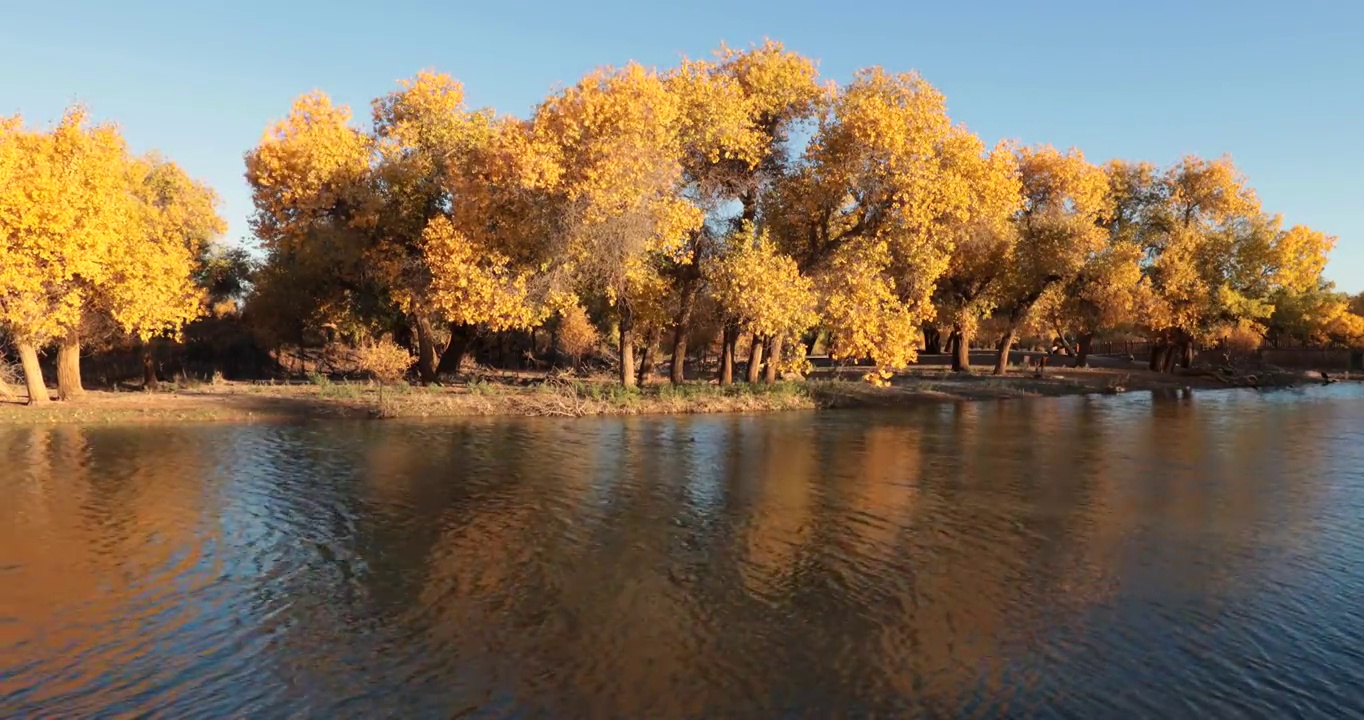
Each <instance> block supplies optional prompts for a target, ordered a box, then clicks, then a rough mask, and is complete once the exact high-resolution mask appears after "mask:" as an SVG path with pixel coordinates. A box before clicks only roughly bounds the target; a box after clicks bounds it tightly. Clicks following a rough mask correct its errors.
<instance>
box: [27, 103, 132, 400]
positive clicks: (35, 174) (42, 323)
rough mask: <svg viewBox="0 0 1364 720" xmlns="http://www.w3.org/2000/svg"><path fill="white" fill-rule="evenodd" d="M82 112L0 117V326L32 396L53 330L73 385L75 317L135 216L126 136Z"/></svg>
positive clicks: (43, 393) (42, 389) (40, 388)
mask: <svg viewBox="0 0 1364 720" xmlns="http://www.w3.org/2000/svg"><path fill="white" fill-rule="evenodd" d="M86 119H87V114H86V112H85V110H84V109H83V108H79V107H76V108H72V109H70V110H68V111H67V112H66V115H65V116H64V117H63V118H62V120H61V122H59V123H58V124H57V125H56V127H54V128H53V129H52V130H51V131H50V132H35V131H29V130H25V129H24V128H23V126H22V123H21V122H20V121H19V119H18V118H13V119H6V120H4V121H0V168H3V169H4V171H5V172H4V176H5V182H4V183H3V186H2V187H0V326H3V327H4V328H5V330H6V331H7V332H8V333H9V335H10V337H11V338H13V340H14V342H15V344H16V346H17V348H18V350H19V356H20V361H21V362H22V364H23V367H24V375H25V382H26V384H27V386H28V393H29V402H30V403H42V402H46V401H47V400H48V399H49V397H48V393H47V389H46V386H45V384H44V382H43V378H42V370H41V368H40V366H39V364H38V351H39V349H41V348H42V347H43V346H44V345H46V344H47V343H49V342H51V341H53V340H62V341H63V342H64V343H65V346H66V351H65V358H64V359H65V362H64V363H60V365H61V366H62V367H63V368H64V369H65V370H66V373H65V374H67V375H68V376H69V374H70V373H71V372H72V371H73V368H74V373H75V379H76V383H75V385H74V386H73V385H72V384H71V382H70V379H69V377H68V382H66V383H63V385H64V386H65V387H66V389H67V391H68V393H67V394H69V395H70V396H74V395H76V394H78V392H79V391H78V390H77V389H76V388H78V386H79V373H80V370H79V346H78V342H79V340H78V336H77V333H78V332H79V326H80V322H81V317H82V314H83V313H84V312H86V310H87V303H88V302H89V300H90V297H91V294H92V292H93V291H94V289H95V288H99V287H100V286H101V285H102V284H103V283H105V282H106V280H107V279H108V276H109V268H110V266H111V258H112V256H111V252H110V249H111V247H112V246H113V245H114V244H115V243H116V242H117V240H118V239H119V238H120V237H122V236H123V235H124V233H126V232H127V231H128V230H129V228H130V226H132V225H133V224H134V216H135V212H136V206H135V203H134V202H133V199H132V197H131V195H130V193H129V176H128V168H129V164H128V156H127V149H126V147H125V145H124V143H123V138H122V137H121V136H120V135H119V133H118V131H117V129H116V128H114V127H113V126H111V125H96V126H89V125H87V122H86Z"/></svg>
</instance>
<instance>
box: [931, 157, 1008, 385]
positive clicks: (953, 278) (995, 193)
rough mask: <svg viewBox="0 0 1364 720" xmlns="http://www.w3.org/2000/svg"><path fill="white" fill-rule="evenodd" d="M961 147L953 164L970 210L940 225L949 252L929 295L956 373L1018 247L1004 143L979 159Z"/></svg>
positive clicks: (966, 365) (967, 360) (966, 364)
mask: <svg viewBox="0 0 1364 720" xmlns="http://www.w3.org/2000/svg"><path fill="white" fill-rule="evenodd" d="M963 150H964V151H963V152H962V153H960V154H959V156H958V157H956V158H954V164H955V166H956V167H958V168H961V170H962V171H963V173H964V174H965V180H966V187H967V193H968V199H969V203H970V205H969V210H970V211H969V212H968V213H967V214H966V215H965V216H964V217H965V219H964V220H958V221H955V222H947V223H942V224H941V228H940V232H941V233H943V234H944V235H945V236H946V237H947V238H948V239H949V240H950V241H951V246H952V252H951V255H950V257H949V260H948V266H947V270H946V271H945V272H944V273H943V275H942V277H941V278H939V280H938V284H937V287H936V288H935V290H934V294H933V302H934V304H935V306H936V313H935V315H936V320H937V321H938V323H940V324H942V325H945V326H948V327H950V328H951V329H952V334H951V336H950V340H951V345H952V348H951V349H952V369H953V370H954V371H958V372H961V371H967V370H969V369H970V367H971V354H970V351H971V340H972V338H974V337H975V334H976V330H977V326H978V324H979V322H980V320H981V319H983V318H986V317H989V316H990V314H991V313H992V312H994V309H995V306H996V304H997V303H999V302H1000V301H1001V300H1002V299H1003V297H1002V291H1003V290H1004V287H1005V281H1006V280H1007V279H1008V277H1009V268H1010V264H1011V262H1012V261H1013V259H1014V255H1015V252H1016V248H1017V245H1018V228H1017V226H1016V225H1015V223H1014V222H1013V220H1014V214H1015V213H1017V212H1018V209H1019V207H1020V205H1021V203H1022V195H1021V192H1022V187H1021V185H1020V183H1019V180H1018V163H1017V159H1016V157H1015V154H1014V150H1013V148H1012V147H1011V146H1010V145H1008V144H1001V145H1000V146H998V147H996V148H995V149H994V150H993V151H992V152H991V153H990V154H989V156H988V157H985V158H981V157H980V155H979V150H978V149H976V148H974V147H971V146H970V145H969V144H968V145H967V146H966V147H965V148H963Z"/></svg>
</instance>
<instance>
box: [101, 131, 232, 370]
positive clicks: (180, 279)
mask: <svg viewBox="0 0 1364 720" xmlns="http://www.w3.org/2000/svg"><path fill="white" fill-rule="evenodd" d="M132 174H133V186H132V194H133V196H134V197H135V198H136V200H137V202H138V211H139V212H138V216H137V222H136V224H135V225H134V226H133V227H132V228H131V229H130V232H129V233H128V234H126V235H125V236H123V237H122V238H121V239H120V240H119V241H118V242H117V243H116V244H115V245H114V246H113V247H112V248H111V249H112V252H113V256H114V258H115V259H116V261H115V262H112V263H111V265H110V272H109V278H108V281H107V282H106V283H105V284H104V286H103V287H102V288H100V291H99V293H98V295H99V297H98V300H97V307H98V309H99V311H100V312H104V313H107V314H108V315H109V316H110V317H111V318H112V320H113V321H114V324H115V325H116V326H117V327H118V328H119V329H120V330H122V331H123V332H125V333H127V334H129V335H132V336H133V337H135V338H137V339H138V340H139V341H141V343H142V348H143V371H144V372H143V374H144V381H145V382H146V385H147V386H148V387H153V386H155V384H156V373H155V367H154V362H153V357H152V345H151V340H152V339H153V338H154V337H157V336H160V335H164V334H170V335H175V334H177V333H179V332H180V330H181V329H183V328H184V326H185V325H186V324H188V323H189V322H190V321H192V320H194V319H196V318H198V317H199V316H201V315H202V314H203V312H204V309H205V308H204V304H205V302H206V296H205V293H204V289H203V288H202V287H200V286H199V284H198V283H197V281H196V273H197V271H198V270H199V266H200V260H201V258H203V257H204V251H205V249H206V248H207V246H208V243H209V241H210V240H212V239H213V238H214V237H215V236H217V235H219V234H221V233H222V232H223V231H225V230H226V229H227V225H226V223H225V222H224V221H223V219H222V218H221V217H220V216H219V215H218V213H217V203H218V198H217V195H216V194H215V193H214V192H213V190H212V189H210V188H208V187H207V186H205V185H203V184H201V183H199V182H197V181H195V180H194V179H193V178H191V177H189V175H187V174H186V173H185V171H184V170H182V169H181V168H180V167H179V166H178V165H176V164H175V163H172V162H169V161H166V160H163V159H161V158H159V157H156V156H151V157H148V158H144V159H140V160H138V161H136V162H135V163H133V167H132ZM77 378H79V373H77Z"/></svg>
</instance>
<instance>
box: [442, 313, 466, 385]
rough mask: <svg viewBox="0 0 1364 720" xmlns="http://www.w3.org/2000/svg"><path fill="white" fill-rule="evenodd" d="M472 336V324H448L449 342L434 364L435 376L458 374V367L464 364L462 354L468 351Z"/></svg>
mask: <svg viewBox="0 0 1364 720" xmlns="http://www.w3.org/2000/svg"><path fill="white" fill-rule="evenodd" d="M473 337H474V326H473V325H452V326H450V344H449V345H446V346H445V351H444V352H442V353H441V354H440V362H439V363H437V364H436V377H437V378H439V377H440V376H441V375H450V376H454V375H458V374H459V367H460V366H461V365H463V364H464V356H465V355H466V354H467V353H468V352H469V342H470V341H471V340H473Z"/></svg>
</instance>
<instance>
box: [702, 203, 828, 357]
mask: <svg viewBox="0 0 1364 720" xmlns="http://www.w3.org/2000/svg"><path fill="white" fill-rule="evenodd" d="M728 244H729V246H730V248H731V249H730V251H729V252H727V253H726V254H725V255H724V257H722V258H721V259H719V260H718V261H717V262H716V263H715V264H714V265H712V266H711V267H710V269H709V272H708V277H707V280H708V282H709V284H710V286H711V288H712V290H711V292H712V294H713V295H714V297H715V299H716V301H717V303H718V305H719V307H720V308H721V309H722V311H723V312H724V313H725V314H726V315H727V317H726V320H727V321H728V322H729V323H730V324H732V325H734V326H736V327H738V328H740V329H742V330H744V331H747V332H749V333H752V335H753V345H752V347H753V348H754V349H753V351H752V357H751V359H750V362H749V366H748V381H749V382H750V383H756V382H757V381H758V366H759V364H760V363H761V359H762V355H761V353H762V351H763V350H762V349H763V343H764V342H766V341H771V340H772V339H773V338H783V337H798V336H799V335H800V333H802V332H804V331H805V330H806V329H808V328H809V327H810V326H811V325H814V324H815V321H816V319H817V315H816V313H815V302H816V299H815V294H814V284H813V282H811V280H810V279H809V278H807V277H805V276H803V275H801V273H800V268H799V267H798V266H797V265H796V262H795V261H794V260H792V259H791V258H789V257H787V256H785V255H782V254H781V253H780V252H778V251H777V249H776V248H775V247H774V246H773V244H772V242H771V241H770V240H769V239H768V238H767V237H766V235H764V234H762V233H756V234H755V233H754V232H753V228H752V225H751V224H748V225H745V226H744V227H743V228H741V229H740V230H738V231H737V232H735V233H734V236H733V237H731V238H730V240H729V243H728ZM781 360H782V358H781V350H780V346H776V352H775V353H773V354H772V355H771V356H770V357H769V358H768V361H767V362H768V367H770V368H773V369H774V370H775V369H776V368H777V367H778V366H779V365H780V363H781ZM774 374H775V372H774ZM769 379H770V378H769Z"/></svg>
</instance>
